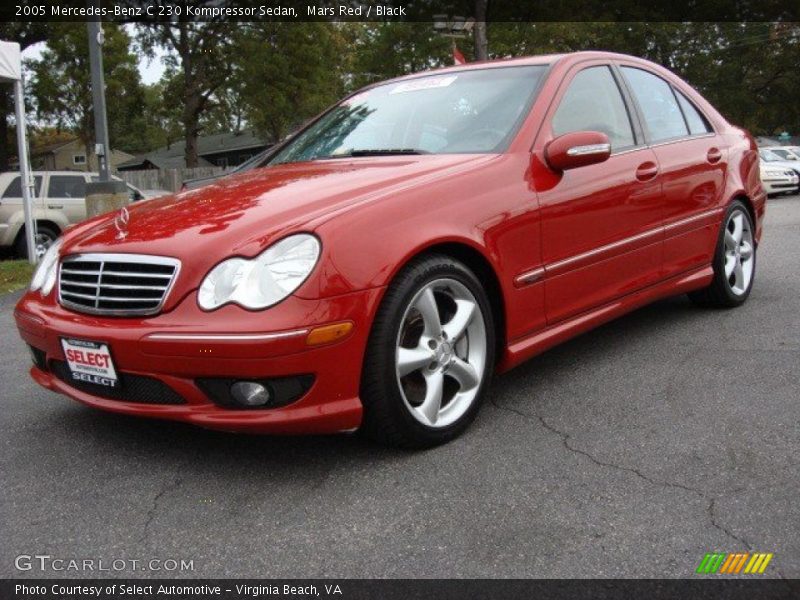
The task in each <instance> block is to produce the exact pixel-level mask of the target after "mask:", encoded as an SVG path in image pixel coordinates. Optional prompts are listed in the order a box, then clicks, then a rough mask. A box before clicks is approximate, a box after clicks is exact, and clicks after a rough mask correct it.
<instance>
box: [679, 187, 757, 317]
mask: <svg viewBox="0 0 800 600" xmlns="http://www.w3.org/2000/svg"><path fill="white" fill-rule="evenodd" d="M713 267H714V278H713V279H712V281H711V284H710V285H709V286H708V287H707V288H705V289H702V290H699V291H696V292H691V293H690V294H689V297H690V298H691V299H692V300H694V301H695V302H696V303H698V304H700V305H701V306H716V307H720V308H732V307H734V306H739V305H740V304H742V303H743V302H744V301H745V300H747V297H748V296H749V295H750V290H751V289H752V288H753V280H754V279H755V273H756V244H755V228H754V226H753V219H752V217H751V216H750V211H749V210H748V209H747V207H746V206H745V205H744V203H742V201H741V200H734V201H733V202H732V203H731V204H730V206H729V207H728V209H727V210H726V211H725V216H724V217H723V219H722V224H721V227H720V232H719V239H718V241H717V248H716V252H715V254H714V262H713Z"/></svg>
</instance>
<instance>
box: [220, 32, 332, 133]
mask: <svg viewBox="0 0 800 600" xmlns="http://www.w3.org/2000/svg"><path fill="white" fill-rule="evenodd" d="M234 47H235V51H234V56H236V57H238V58H239V59H240V60H238V61H236V65H235V71H234V80H233V85H234V87H235V88H236V89H237V93H238V95H239V98H238V101H239V102H240V103H241V104H242V105H243V106H244V107H245V115H244V116H245V117H246V118H247V121H248V122H249V123H250V125H251V126H253V127H254V128H255V129H256V131H258V132H259V133H260V134H262V135H263V136H264V137H265V138H267V139H270V140H280V139H281V138H283V137H284V136H285V135H286V134H288V133H290V132H291V130H292V129H293V128H295V127H296V126H298V125H299V124H300V123H301V122H302V121H304V120H306V119H308V118H310V117H313V116H314V115H316V114H317V113H319V112H320V111H322V110H323V109H324V108H325V107H327V106H328V105H329V104H331V103H332V102H334V101H335V100H337V99H338V98H339V97H340V96H341V95H342V93H343V91H344V87H345V79H344V71H345V68H344V67H345V66H346V64H347V63H346V60H347V59H346V58H345V57H346V55H347V45H346V37H345V35H344V34H343V31H342V28H341V27H340V26H338V25H336V24H332V23H324V22H305V23H282V22H272V23H268V22H265V23H249V24H247V25H245V26H242V27H240V28H238V30H237V32H236V36H235V46H234Z"/></svg>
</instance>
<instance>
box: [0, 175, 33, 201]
mask: <svg viewBox="0 0 800 600" xmlns="http://www.w3.org/2000/svg"><path fill="white" fill-rule="evenodd" d="M33 187H34V195H35V196H36V197H37V198H38V197H39V192H41V191H42V176H41V175H36V176H34V178H33ZM6 198H22V177H20V176H19V175H17V176H16V177H14V178H13V179H12V180H11V182H10V183H9V184H8V185H7V186H6V189H5V191H4V192H3V199H6Z"/></svg>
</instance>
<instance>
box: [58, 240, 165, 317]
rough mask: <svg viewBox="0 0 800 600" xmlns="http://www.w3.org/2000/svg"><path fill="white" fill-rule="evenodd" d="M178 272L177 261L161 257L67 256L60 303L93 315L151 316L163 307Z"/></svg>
mask: <svg viewBox="0 0 800 600" xmlns="http://www.w3.org/2000/svg"><path fill="white" fill-rule="evenodd" d="M179 269H180V261H179V260H177V259H175V258H167V257H164V256H149V255H142V254H78V255H75V256H68V257H66V258H64V260H63V261H62V262H61V268H60V269H59V275H58V298H59V302H60V303H61V305H62V306H64V307H66V308H71V309H74V310H77V311H79V312H85V313H91V314H96V315H115V316H128V315H152V314H155V313H157V312H158V311H159V310H160V309H161V306H162V305H163V304H164V300H165V299H166V297H167V294H168V293H169V290H170V287H172V283H173V282H174V281H175V278H176V277H177V275H178V270H179Z"/></svg>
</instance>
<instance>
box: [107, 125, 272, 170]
mask: <svg viewBox="0 0 800 600" xmlns="http://www.w3.org/2000/svg"><path fill="white" fill-rule="evenodd" d="M268 145H270V144H269V142H265V141H264V140H263V139H261V138H260V137H258V135H257V134H256V133H255V131H253V130H251V129H248V130H243V131H240V132H238V133H237V132H228V133H218V134H215V135H204V136H201V137H199V138H198V139H197V154H198V162H197V166H199V167H209V166H213V165H212V164H211V163H210V162H208V161H207V160H205V159H204V158H203V156H206V155H208V156H211V155H214V154H218V153H222V152H230V151H232V150H246V149H248V148H253V149H261V148H263V147H265V146H268ZM185 149H186V141H185V140H181V141H180V142H175V143H174V144H170V145H169V146H164V147H163V148H157V149H156V150H153V151H152V152H146V153H145V154H139V155H137V156H135V157H134V158H132V159H131V160H126V161H125V162H123V163H120V164H119V165H117V168H118V169H119V168H122V169H130V168H133V167H137V166H140V165H145V164H146V163H150V164H152V165H153V166H155V167H157V168H159V169H180V168H183V167H185V166H186V165H185V163H184V156H185Z"/></svg>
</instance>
